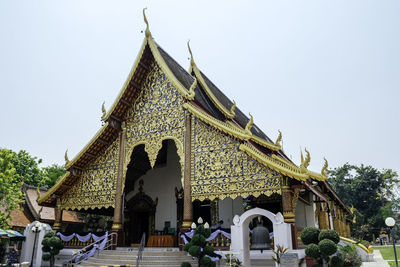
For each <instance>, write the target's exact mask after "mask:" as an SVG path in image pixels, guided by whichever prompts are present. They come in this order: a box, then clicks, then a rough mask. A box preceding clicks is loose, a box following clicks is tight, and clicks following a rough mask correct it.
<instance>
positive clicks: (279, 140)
mask: <svg viewBox="0 0 400 267" xmlns="http://www.w3.org/2000/svg"><path fill="white" fill-rule="evenodd" d="M278 132H279V135H278V138H276V141H275V145H276V146H279V147H282V146H281V141H282V132H281V131H280V130H278Z"/></svg>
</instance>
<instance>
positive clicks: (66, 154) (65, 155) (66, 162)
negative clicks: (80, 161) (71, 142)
mask: <svg viewBox="0 0 400 267" xmlns="http://www.w3.org/2000/svg"><path fill="white" fill-rule="evenodd" d="M64 159H65V165H67V164H68V163H69V159H68V149H67V150H65V154H64Z"/></svg>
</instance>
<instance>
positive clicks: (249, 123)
mask: <svg viewBox="0 0 400 267" xmlns="http://www.w3.org/2000/svg"><path fill="white" fill-rule="evenodd" d="M249 116H250V120H249V122H248V123H247V125H246V128H245V131H246V132H247V133H248V134H250V135H251V128H252V127H253V116H252V115H251V114H250V113H249Z"/></svg>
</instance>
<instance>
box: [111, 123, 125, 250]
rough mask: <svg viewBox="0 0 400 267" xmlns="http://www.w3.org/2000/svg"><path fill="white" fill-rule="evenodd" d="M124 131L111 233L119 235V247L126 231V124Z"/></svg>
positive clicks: (122, 243)
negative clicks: (124, 224) (124, 209)
mask: <svg viewBox="0 0 400 267" xmlns="http://www.w3.org/2000/svg"><path fill="white" fill-rule="evenodd" d="M121 128H122V131H121V132H120V133H119V157H118V175H117V185H116V190H115V207H114V217H113V224H112V227H111V232H112V233H116V234H117V246H123V245H124V231H123V225H122V212H123V203H122V195H123V192H122V190H123V184H122V182H123V180H124V179H123V178H124V163H125V144H126V128H125V125H124V123H121Z"/></svg>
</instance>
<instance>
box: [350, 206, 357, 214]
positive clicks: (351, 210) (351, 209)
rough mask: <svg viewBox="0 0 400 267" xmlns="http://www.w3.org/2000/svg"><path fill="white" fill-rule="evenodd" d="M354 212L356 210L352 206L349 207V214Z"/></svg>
mask: <svg viewBox="0 0 400 267" xmlns="http://www.w3.org/2000/svg"><path fill="white" fill-rule="evenodd" d="M355 210H356V208H354V205H351V208H350V212H351V213H352V214H353V213H354V211H355Z"/></svg>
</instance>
